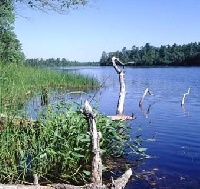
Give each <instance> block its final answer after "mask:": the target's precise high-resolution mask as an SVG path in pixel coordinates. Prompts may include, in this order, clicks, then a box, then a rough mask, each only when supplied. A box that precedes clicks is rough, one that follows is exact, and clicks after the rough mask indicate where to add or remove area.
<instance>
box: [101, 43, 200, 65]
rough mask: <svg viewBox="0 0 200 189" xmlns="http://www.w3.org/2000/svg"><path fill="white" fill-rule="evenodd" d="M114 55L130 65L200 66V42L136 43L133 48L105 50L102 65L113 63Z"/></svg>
mask: <svg viewBox="0 0 200 189" xmlns="http://www.w3.org/2000/svg"><path fill="white" fill-rule="evenodd" d="M113 56H115V57H117V58H119V59H120V60H121V61H122V62H124V63H126V65H128V66H200V42H198V43H197V42H194V43H189V44H183V45H177V44H176V43H174V44H173V45H161V46H160V47H155V46H152V45H150V43H146V44H145V46H142V47H136V46H135V45H134V46H133V47H132V49H131V50H127V49H126V47H123V49H122V50H121V51H116V52H109V53H106V52H105V51H103V53H102V56H101V58H100V66H110V65H112V61H111V58H112V57H113Z"/></svg>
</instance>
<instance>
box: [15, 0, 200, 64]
mask: <svg viewBox="0 0 200 189" xmlns="http://www.w3.org/2000/svg"><path fill="white" fill-rule="evenodd" d="M17 12H18V14H17V17H16V21H15V33H16V34H17V37H18V39H19V40H20V42H21V44H22V49H23V52H24V54H25V56H26V58H44V59H47V58H66V59H68V60H71V61H74V60H76V61H79V62H86V61H89V62H92V61H94V62H96V61H99V60H100V58H101V55H102V52H103V51H105V52H107V53H108V52H115V51H117V50H119V51H121V50H122V48H123V47H126V48H127V49H131V48H132V46H133V45H135V46H137V47H141V46H144V45H145V44H146V43H150V45H153V46H156V47H159V46H161V45H168V44H169V45H173V44H174V43H176V44H180V45H182V44H187V43H190V42H200V21H199V20H200V0H90V4H89V5H88V6H85V7H80V8H79V9H78V10H70V11H69V12H68V13H66V14H58V13H53V12H49V13H44V12H41V11H39V10H32V9H29V8H26V7H21V6H19V7H18V9H17Z"/></svg>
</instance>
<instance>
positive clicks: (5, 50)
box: [0, 0, 24, 63]
mask: <svg viewBox="0 0 200 189" xmlns="http://www.w3.org/2000/svg"><path fill="white" fill-rule="evenodd" d="M14 21H15V14H14V4H13V0H1V1H0V60H1V61H3V62H5V63H7V62H15V63H19V62H22V61H23V59H24V55H23V53H22V52H21V44H20V42H19V40H18V39H17V36H16V35H15V33H14V31H13V30H14V27H13V24H14Z"/></svg>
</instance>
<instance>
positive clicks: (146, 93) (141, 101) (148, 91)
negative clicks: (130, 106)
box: [139, 88, 151, 106]
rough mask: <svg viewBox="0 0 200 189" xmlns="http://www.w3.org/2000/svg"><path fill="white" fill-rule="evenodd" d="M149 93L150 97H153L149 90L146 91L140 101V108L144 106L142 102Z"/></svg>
mask: <svg viewBox="0 0 200 189" xmlns="http://www.w3.org/2000/svg"><path fill="white" fill-rule="evenodd" d="M147 93H149V95H151V92H150V90H149V88H146V89H145V91H144V94H143V96H142V98H141V99H140V102H139V106H141V105H142V102H143V100H144V98H145V96H146V95H147Z"/></svg>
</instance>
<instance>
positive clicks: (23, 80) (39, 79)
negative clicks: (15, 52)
mask: <svg viewBox="0 0 200 189" xmlns="http://www.w3.org/2000/svg"><path fill="white" fill-rule="evenodd" d="M60 87H63V88H66V89H68V90H77V89H79V90H80V89H81V90H86V89H91V88H97V87H98V82H97V80H96V79H94V78H91V77H88V76H83V75H78V74H72V73H69V72H58V71H52V70H41V69H37V68H31V67H25V66H23V65H16V64H7V65H5V64H2V63H0V99H1V106H0V112H7V111H8V110H17V109H20V108H21V107H22V106H23V104H24V102H25V101H26V100H28V99H29V98H30V96H32V95H34V94H36V93H38V92H40V91H41V90H42V88H47V89H50V88H60Z"/></svg>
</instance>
